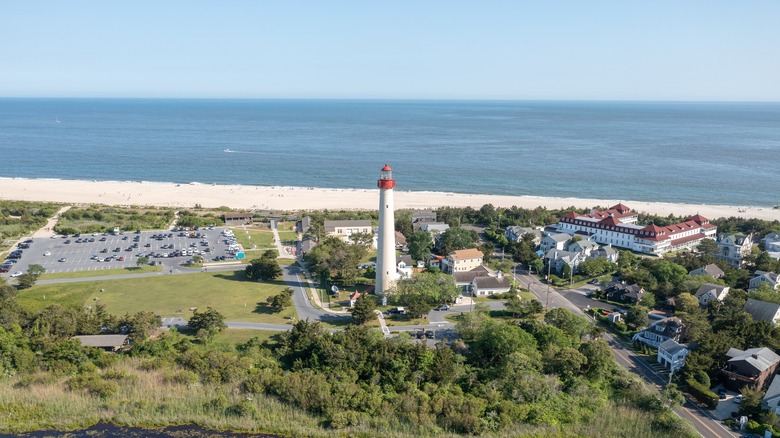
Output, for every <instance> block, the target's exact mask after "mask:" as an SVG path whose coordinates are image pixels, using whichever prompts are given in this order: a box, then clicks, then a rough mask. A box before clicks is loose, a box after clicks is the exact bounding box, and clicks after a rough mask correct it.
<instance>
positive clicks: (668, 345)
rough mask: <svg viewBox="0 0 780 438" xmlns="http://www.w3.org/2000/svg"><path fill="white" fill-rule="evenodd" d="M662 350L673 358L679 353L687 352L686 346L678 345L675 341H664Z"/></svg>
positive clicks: (661, 346)
mask: <svg viewBox="0 0 780 438" xmlns="http://www.w3.org/2000/svg"><path fill="white" fill-rule="evenodd" d="M660 348H662V349H663V350H664V351H666V352H667V353H669V354H671V355H672V356H674V355H675V354H677V353H679V352H680V351H682V350H687V348H686V347H685V345H682V344H678V343H677V342H675V341H674V340H673V339H667V340H665V341H663V342H662V343H661V345H660Z"/></svg>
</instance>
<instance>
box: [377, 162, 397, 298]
mask: <svg viewBox="0 0 780 438" xmlns="http://www.w3.org/2000/svg"><path fill="white" fill-rule="evenodd" d="M377 187H379V241H378V242H377V254H376V286H375V289H374V291H375V292H376V293H377V294H380V295H381V294H384V293H385V291H387V290H388V289H390V287H391V286H392V284H393V282H394V281H395V280H396V278H397V276H396V270H395V213H394V209H395V205H394V204H393V189H394V188H395V180H394V179H393V170H392V169H391V168H390V166H388V165H387V164H385V167H383V168H382V170H381V171H380V174H379V181H377Z"/></svg>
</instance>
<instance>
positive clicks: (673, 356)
mask: <svg viewBox="0 0 780 438" xmlns="http://www.w3.org/2000/svg"><path fill="white" fill-rule="evenodd" d="M686 357H688V349H687V348H685V346H684V345H681V344H678V343H677V342H675V341H674V340H672V339H667V340H665V341H664V342H662V343H661V345H659V346H658V363H660V364H661V365H663V366H664V368H666V369H667V370H669V371H671V372H673V373H674V372H677V371H679V369H680V368H682V367H683V365H685V358H686Z"/></svg>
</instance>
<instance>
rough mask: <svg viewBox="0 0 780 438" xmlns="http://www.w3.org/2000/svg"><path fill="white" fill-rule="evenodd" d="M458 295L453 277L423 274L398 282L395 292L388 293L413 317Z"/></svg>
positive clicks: (450, 300) (458, 290) (458, 291)
mask: <svg viewBox="0 0 780 438" xmlns="http://www.w3.org/2000/svg"><path fill="white" fill-rule="evenodd" d="M458 295H460V289H459V288H458V287H457V286H456V285H455V278H454V277H453V276H451V275H447V274H442V273H435V274H434V273H430V272H423V273H420V274H417V275H415V276H413V277H412V278H405V279H402V280H399V281H398V283H396V286H395V291H394V292H391V293H390V298H391V300H393V301H394V302H396V303H398V304H400V305H402V306H406V307H409V309H408V310H409V312H410V313H412V315H413V316H422V315H424V314H426V313H428V312H430V310H431V309H433V308H434V307H435V306H437V305H439V304H443V303H450V302H452V301H454V300H455V298H456V297H457V296H458ZM426 309H427V310H426Z"/></svg>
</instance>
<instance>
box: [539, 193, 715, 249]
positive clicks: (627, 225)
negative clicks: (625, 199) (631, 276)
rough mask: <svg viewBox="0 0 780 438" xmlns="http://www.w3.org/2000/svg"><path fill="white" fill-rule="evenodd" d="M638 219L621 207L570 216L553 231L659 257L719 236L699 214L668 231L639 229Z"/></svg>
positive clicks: (626, 208) (648, 226)
mask: <svg viewBox="0 0 780 438" xmlns="http://www.w3.org/2000/svg"><path fill="white" fill-rule="evenodd" d="M637 219H638V215H637V213H636V212H634V211H632V210H631V209H630V208H628V207H626V206H625V205H623V204H618V205H615V206H614V207H611V208H610V209H608V210H606V211H598V210H593V211H591V213H590V214H585V215H579V214H577V213H568V214H566V215H565V216H564V217H563V218H561V220H560V222H559V223H558V224H557V225H553V226H552V227H551V228H554V229H555V230H556V231H557V232H559V233H567V234H570V235H572V236H575V235H579V236H583V237H585V238H588V239H590V240H592V241H594V242H597V243H600V244H603V245H612V246H617V247H621V248H627V249H630V250H633V251H636V252H641V253H646V254H656V255H660V254H664V253H667V252H670V251H677V250H680V249H691V248H692V247H694V246H696V245H698V244H699V242H701V241H702V239H715V238H716V233H717V232H718V227H717V226H715V225H713V224H711V223H710V221H709V219H707V218H705V217H703V216H701V215H698V214H697V215H695V216H691V217H689V218H687V219H685V221H684V222H680V223H677V224H673V225H669V226H666V227H659V226H657V225H647V226H641V225H637V224H636V222H637Z"/></svg>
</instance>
